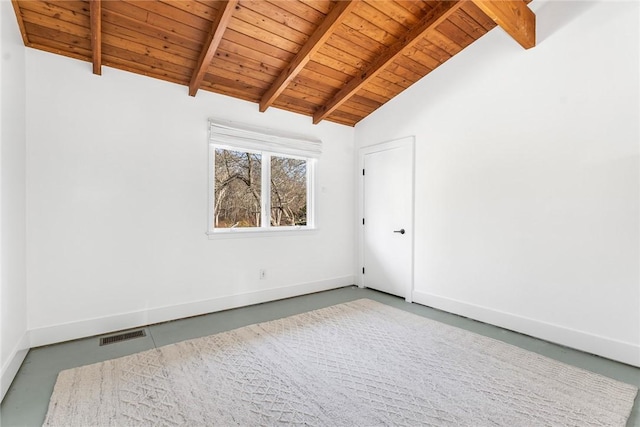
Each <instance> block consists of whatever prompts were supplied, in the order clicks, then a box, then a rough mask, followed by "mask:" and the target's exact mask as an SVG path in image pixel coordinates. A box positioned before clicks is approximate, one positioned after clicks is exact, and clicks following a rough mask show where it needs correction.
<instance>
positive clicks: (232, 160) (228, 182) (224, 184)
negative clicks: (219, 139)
mask: <svg viewBox="0 0 640 427" xmlns="http://www.w3.org/2000/svg"><path fill="white" fill-rule="evenodd" d="M215 175H216V176H215V189H214V201H213V203H214V209H213V212H214V213H213V215H214V217H213V223H214V227H216V228H233V227H260V210H261V209H260V197H261V196H260V194H261V188H260V187H261V180H262V178H261V177H262V156H261V155H260V154H254V153H246V152H242V151H232V150H224V149H221V148H216V152H215Z"/></svg>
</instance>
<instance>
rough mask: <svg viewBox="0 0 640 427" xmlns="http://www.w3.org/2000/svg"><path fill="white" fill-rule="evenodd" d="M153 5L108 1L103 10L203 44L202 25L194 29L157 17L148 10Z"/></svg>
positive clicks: (151, 2)
mask: <svg viewBox="0 0 640 427" xmlns="http://www.w3.org/2000/svg"><path fill="white" fill-rule="evenodd" d="M153 3H156V1H136V2H125V1H123V0H109V1H107V2H105V4H104V8H105V9H108V10H111V11H113V12H116V13H119V14H121V15H124V16H128V17H129V18H132V19H134V20H136V21H139V22H142V23H146V24H148V25H151V26H152V27H155V28H157V29H158V30H162V31H163V32H165V33H168V34H172V35H174V36H177V37H182V38H184V39H187V40H189V41H196V42H197V43H202V42H204V40H205V38H206V36H207V29H206V27H205V26H204V25H202V27H203V28H195V27H194V26H192V25H187V24H185V23H182V22H179V21H176V20H175V19H172V18H171V17H168V16H162V15H158V14H157V13H155V12H153V11H150V10H149V8H150V7H151V5H152V4H153ZM174 9H175V8H174ZM201 21H204V20H201Z"/></svg>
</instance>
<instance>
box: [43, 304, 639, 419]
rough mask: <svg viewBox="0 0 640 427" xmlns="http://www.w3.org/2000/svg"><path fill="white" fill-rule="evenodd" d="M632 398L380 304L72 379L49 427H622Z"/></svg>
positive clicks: (595, 379) (228, 336)
mask: <svg viewBox="0 0 640 427" xmlns="http://www.w3.org/2000/svg"><path fill="white" fill-rule="evenodd" d="M636 393H637V388H636V387H634V386H631V385H628V384H624V383H621V382H618V381H614V380H612V379H609V378H606V377H603V376H600V375H597V374H594V373H591V372H587V371H584V370H581V369H578V368H575V367H572V366H568V365H565V364H562V363H559V362H556V361H554V360H551V359H548V358H546V357H542V356H539V355H537V354H534V353H531V352H528V351H525V350H522V349H520V348H517V347H514V346H511V345H508V344H504V343H502V342H500V341H496V340H493V339H490V338H486V337H483V336H480V335H476V334H474V333H471V332H467V331H465V330H462V329H458V328H454V327H450V326H447V325H444V324H441V323H439V322H435V321H432V320H429V319H426V318H423V317H420V316H417V315H414V314H411V313H407V312H404V311H402V310H398V309H395V308H392V307H389V306H386V305H383V304H380V303H377V302H374V301H371V300H366V299H362V300H358V301H354V302H350V303H345V304H340V305H336V306H332V307H328V308H324V309H321V310H316V311H312V312H309V313H304V314H300V315H297V316H292V317H287V318H284V319H280V320H275V321H271V322H266V323H262V324H256V325H251V326H247V327H244V328H240V329H236V330H233V331H229V332H224V333H220V334H216V335H212V336H208V337H205V338H199V339H194V340H190V341H184V342H181V343H178V344H172V345H168V346H165V347H161V348H158V349H154V350H150V351H145V352H142V353H138V354H135V355H132V356H127V357H123V358H120V359H114V360H111V361H107V362H103V363H98V364H95V365H89V366H84V367H81V368H76V369H71V370H68V371H63V372H61V373H60V375H59V376H58V381H57V383H56V385H55V390H54V392H53V395H52V397H51V402H50V404H49V411H48V413H47V417H46V420H45V425H47V426H83V427H84V426H93V425H96V426H213V425H219V426H234V425H241V426H260V425H283V424H284V425H309V426H379V425H394V426H395V425H397V426H419V425H432V426H527V427H531V426H542V425H544V426H580V427H584V426H624V425H625V423H626V420H627V418H628V416H629V414H630V412H631V408H632V405H633V401H634V398H635V396H636Z"/></svg>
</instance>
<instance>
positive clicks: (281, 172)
mask: <svg viewBox="0 0 640 427" xmlns="http://www.w3.org/2000/svg"><path fill="white" fill-rule="evenodd" d="M271 225H272V226H274V227H278V226H292V225H307V161H306V160H300V159H290V158H286V157H276V156H272V157H271Z"/></svg>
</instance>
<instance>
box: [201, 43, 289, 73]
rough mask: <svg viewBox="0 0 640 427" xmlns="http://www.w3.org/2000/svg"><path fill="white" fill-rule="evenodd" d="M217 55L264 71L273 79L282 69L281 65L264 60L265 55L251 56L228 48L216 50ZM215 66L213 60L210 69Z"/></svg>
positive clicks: (261, 71)
mask: <svg viewBox="0 0 640 427" xmlns="http://www.w3.org/2000/svg"><path fill="white" fill-rule="evenodd" d="M216 57H217V58H220V59H223V60H225V61H228V62H232V63H234V64H237V65H242V66H243V67H244V68H246V69H248V70H251V71H257V72H260V73H264V74H266V75H269V76H271V79H273V78H275V77H276V76H277V75H278V73H279V70H280V67H277V66H273V65H269V64H267V63H266V62H265V61H264V57H263V58H253V57H251V58H249V57H246V56H244V55H240V54H237V53H234V52H229V51H227V50H226V49H220V48H219V49H218V50H217V51H216ZM213 67H215V65H214V64H213V61H212V64H209V69H211V68H213Z"/></svg>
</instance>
